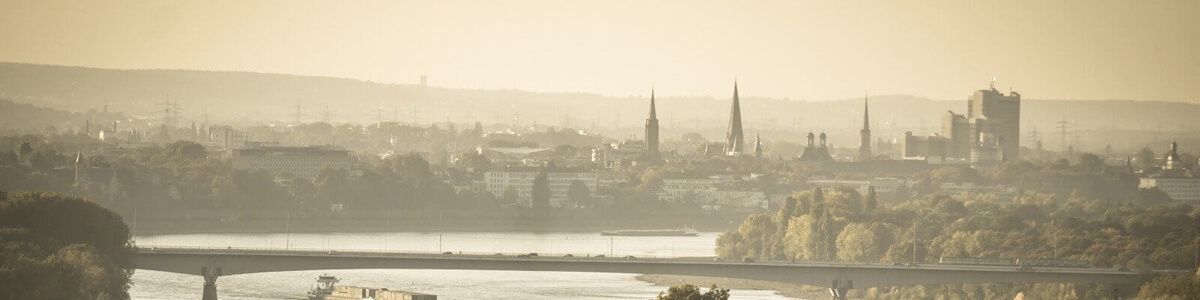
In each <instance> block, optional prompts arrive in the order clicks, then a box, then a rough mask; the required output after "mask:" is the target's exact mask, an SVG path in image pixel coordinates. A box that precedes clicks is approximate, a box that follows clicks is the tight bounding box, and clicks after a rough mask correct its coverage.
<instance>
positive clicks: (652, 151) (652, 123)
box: [644, 88, 659, 159]
mask: <svg viewBox="0 0 1200 300" xmlns="http://www.w3.org/2000/svg"><path fill="white" fill-rule="evenodd" d="M654 106H655V105H654V89H653V88H651V89H650V117H649V118H646V150H645V151H646V152H645V153H644V154H645V156H646V158H649V159H657V158H658V153H659V152H658V113H657V112H656V110H655V107H654Z"/></svg>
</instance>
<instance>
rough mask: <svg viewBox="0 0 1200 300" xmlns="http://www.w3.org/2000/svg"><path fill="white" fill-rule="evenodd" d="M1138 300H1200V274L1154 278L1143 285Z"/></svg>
mask: <svg viewBox="0 0 1200 300" xmlns="http://www.w3.org/2000/svg"><path fill="white" fill-rule="evenodd" d="M1138 299H1161V300H1175V299H1178V300H1185V299H1200V274H1189V275H1182V276H1159V277H1157V278H1154V280H1151V281H1150V282H1148V283H1146V284H1144V285H1142V288H1141V291H1140V292H1139V293H1138Z"/></svg>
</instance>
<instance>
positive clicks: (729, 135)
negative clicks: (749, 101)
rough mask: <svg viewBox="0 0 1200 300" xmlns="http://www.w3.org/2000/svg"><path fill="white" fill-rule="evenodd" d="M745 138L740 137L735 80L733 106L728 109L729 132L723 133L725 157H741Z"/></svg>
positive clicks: (740, 127) (740, 115)
mask: <svg viewBox="0 0 1200 300" xmlns="http://www.w3.org/2000/svg"><path fill="white" fill-rule="evenodd" d="M743 144H745V137H743V135H742V106H741V104H740V103H739V101H738V86H737V80H734V81H733V105H732V106H731V107H730V108H729V131H727V132H726V133H725V155H731V156H732V155H741V154H742V152H744V149H745V148H743Z"/></svg>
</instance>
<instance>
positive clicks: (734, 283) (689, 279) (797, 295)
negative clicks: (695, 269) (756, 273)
mask: <svg viewBox="0 0 1200 300" xmlns="http://www.w3.org/2000/svg"><path fill="white" fill-rule="evenodd" d="M634 278H635V279H637V280H639V281H643V282H647V283H650V284H654V285H659V286H668V287H669V286H674V285H680V284H694V285H696V286H698V287H705V288H707V287H709V286H712V285H714V284H715V285H717V286H719V287H722V288H727V289H730V290H731V291H730V294H732V295H733V297H731V298H736V297H737V292H738V291H741V290H769V291H775V293H776V294H779V295H782V296H784V297H788V298H794V299H825V298H828V297H829V294H828V292H827V291H826V290H825V289H824V288H820V287H814V286H807V285H796V284H786V283H781V282H771V281H759V280H744V279H730V278H717V277H705V276H682V275H661V274H641V275H637V276H635V277H634Z"/></svg>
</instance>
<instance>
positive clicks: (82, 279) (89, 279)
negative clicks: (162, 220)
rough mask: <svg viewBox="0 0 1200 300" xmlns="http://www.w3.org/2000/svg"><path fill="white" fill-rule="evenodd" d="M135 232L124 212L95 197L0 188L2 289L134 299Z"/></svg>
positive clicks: (13, 293) (27, 295)
mask: <svg viewBox="0 0 1200 300" xmlns="http://www.w3.org/2000/svg"><path fill="white" fill-rule="evenodd" d="M129 237H130V235H129V229H128V228H127V227H126V226H125V223H123V222H122V221H121V218H120V217H119V216H117V215H116V214H115V213H113V212H111V211H108V210H105V209H103V208H100V207H99V206H97V205H95V204H94V203H91V202H86V201H83V200H80V199H78V198H72V197H66V196H62V195H58V194H33V193H21V194H14V195H6V194H4V193H3V192H0V282H4V283H5V284H6V288H5V289H3V291H2V292H0V295H3V298H5V299H128V298H129V295H128V292H127V290H128V288H129V276H130V275H131V274H132V272H133V266H132V264H131V262H130V260H129V249H130V244H129Z"/></svg>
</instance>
